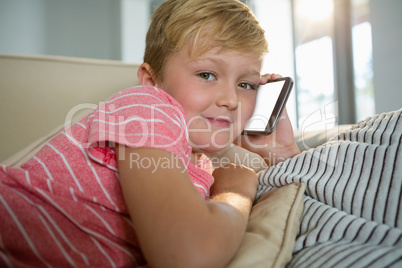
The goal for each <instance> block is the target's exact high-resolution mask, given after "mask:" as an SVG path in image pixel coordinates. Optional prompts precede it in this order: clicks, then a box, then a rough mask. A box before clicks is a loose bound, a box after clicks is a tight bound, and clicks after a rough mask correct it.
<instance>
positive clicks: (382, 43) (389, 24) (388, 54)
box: [370, 0, 402, 113]
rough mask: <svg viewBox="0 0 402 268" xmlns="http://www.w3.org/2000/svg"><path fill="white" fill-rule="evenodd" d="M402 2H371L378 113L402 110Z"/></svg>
mask: <svg viewBox="0 0 402 268" xmlns="http://www.w3.org/2000/svg"><path fill="white" fill-rule="evenodd" d="M401 11H402V1H400V0H370V20H371V27H372V36H373V69H374V91H375V92H374V93H375V102H376V103H375V107H376V113H381V112H386V111H391V110H396V109H399V108H401V107H402V86H401V84H402V82H401V77H402V71H401V64H402V50H401V48H402V30H401V25H402V16H401V14H400V13H401Z"/></svg>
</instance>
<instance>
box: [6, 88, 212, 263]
mask: <svg viewBox="0 0 402 268" xmlns="http://www.w3.org/2000/svg"><path fill="white" fill-rule="evenodd" d="M114 143H120V144H124V145H127V146H131V147H152V148H159V149H162V150H166V151H168V152H171V153H172V154H173V155H175V156H176V157H177V158H178V159H180V160H181V161H182V162H183V163H184V164H185V166H186V167H187V171H188V173H189V175H190V177H191V179H192V181H193V183H194V185H195V187H197V189H198V191H199V192H200V194H201V195H202V196H204V197H205V198H208V196H209V188H210V186H211V185H212V183H213V177H212V175H211V174H210V173H209V172H206V171H205V170H207V169H210V163H209V162H208V160H207V159H206V160H205V161H203V162H202V164H200V165H197V166H196V165H195V164H193V163H192V162H191V161H189V159H190V154H191V147H190V145H189V141H188V132H187V126H186V119H185V116H184V112H183V110H182V107H181V105H180V104H179V103H178V102H177V101H176V100H175V99H173V98H172V97H171V96H169V95H168V94H167V93H165V92H164V91H162V90H160V89H157V88H154V87H146V86H138V87H133V88H129V89H126V90H124V91H122V92H120V93H118V94H117V95H115V96H114V97H112V98H111V99H110V100H108V101H107V102H105V103H103V104H101V105H100V106H99V107H98V109H96V110H95V111H94V112H93V113H91V114H90V115H89V116H87V117H86V118H84V119H82V120H81V121H80V122H78V123H76V124H74V125H73V126H72V127H70V128H68V129H66V130H65V131H63V132H61V133H60V134H59V135H57V136H56V137H55V138H54V139H52V140H51V141H50V142H49V143H48V144H47V145H46V146H45V147H44V148H43V149H42V150H41V151H40V152H39V153H37V154H36V155H35V156H34V157H33V158H32V159H31V160H29V161H28V162H27V163H25V164H24V165H22V166H21V167H20V168H18V169H14V168H10V167H6V166H0V215H1V221H0V266H1V267H4V266H5V267H7V266H9V267H15V266H18V267H19V266H22V267H26V266H34V267H42V266H44V267H55V266H57V267H68V266H72V267H82V266H96V267H104V266H105V267H125V266H131V267H133V266H137V267H140V266H145V265H146V262H145V260H144V258H143V256H142V254H141V249H140V248H139V246H138V243H137V239H136V234H135V231H134V229H133V226H132V224H131V221H130V218H129V215H128V211H127V208H126V206H125V204H124V200H123V196H122V192H121V188H120V183H119V173H118V169H117V161H116V156H115V151H114V148H113V144H114ZM180 160H179V161H180ZM130 161H132V162H133V163H134V164H137V165H147V164H149V163H146V162H145V160H142V159H140V158H136V157H135V156H133V158H132V159H130Z"/></svg>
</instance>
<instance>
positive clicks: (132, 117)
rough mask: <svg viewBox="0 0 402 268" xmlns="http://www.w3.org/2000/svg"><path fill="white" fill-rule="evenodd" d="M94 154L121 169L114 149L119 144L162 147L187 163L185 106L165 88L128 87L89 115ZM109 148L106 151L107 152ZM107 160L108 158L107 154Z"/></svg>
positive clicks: (89, 138)
mask: <svg viewBox="0 0 402 268" xmlns="http://www.w3.org/2000/svg"><path fill="white" fill-rule="evenodd" d="M88 122H89V123H88V124H89V137H88V144H89V147H88V148H87V150H88V153H89V155H90V157H91V158H92V159H93V160H95V161H97V162H100V163H102V164H104V165H107V166H109V167H110V168H112V169H116V170H117V163H116V159H115V157H111V156H110V154H113V153H114V150H113V149H112V148H110V144H115V143H119V144H121V145H126V146H128V147H134V148H144V147H146V148H158V149H162V150H165V151H168V152H171V153H172V154H174V155H176V156H177V157H178V158H179V159H181V160H182V161H183V162H184V163H186V162H187V159H188V158H189V157H190V154H191V147H190V145H189V142H188V131H187V126H186V119H185V115H184V112H183V109H182V107H181V105H180V104H179V103H178V102H177V101H176V100H175V99H173V98H172V97H171V96H170V95H168V94H167V93H166V92H164V91H163V90H161V89H158V88H155V87H148V86H137V87H132V88H128V89H126V90H123V91H122V92H120V93H118V94H117V95H115V96H113V97H112V98H111V99H110V100H108V101H106V102H105V103H103V104H101V105H100V106H99V107H98V109H97V110H95V111H94V112H93V113H92V114H91V115H90V116H89V117H88ZM105 150H106V151H105ZM107 155H109V156H108V157H107V159H104V158H105V156H107Z"/></svg>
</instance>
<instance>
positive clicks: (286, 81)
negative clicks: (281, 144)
mask: <svg viewBox="0 0 402 268" xmlns="http://www.w3.org/2000/svg"><path fill="white" fill-rule="evenodd" d="M292 85H293V81H292V79H291V78H288V77H285V78H280V79H277V80H274V81H270V82H268V83H267V84H265V85H260V86H259V87H258V91H257V98H256V104H255V108H254V112H253V115H252V116H251V118H250V119H249V121H248V123H247V124H246V127H245V129H244V133H246V134H265V135H267V134H270V133H272V131H273V130H274V129H275V126H276V124H277V122H278V119H279V117H280V116H281V114H282V111H283V109H284V107H285V104H286V101H287V99H288V96H289V94H290V90H291V88H292Z"/></svg>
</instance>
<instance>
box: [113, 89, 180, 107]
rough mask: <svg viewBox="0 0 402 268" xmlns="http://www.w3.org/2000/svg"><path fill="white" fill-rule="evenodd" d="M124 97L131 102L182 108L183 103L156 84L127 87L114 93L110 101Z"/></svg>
mask: <svg viewBox="0 0 402 268" xmlns="http://www.w3.org/2000/svg"><path fill="white" fill-rule="evenodd" d="M123 99H125V100H126V101H130V102H131V103H147V104H153V105H158V104H171V105H173V106H175V107H178V108H179V109H180V110H182V108H181V104H180V103H179V102H178V101H177V100H176V99H174V98H173V97H172V96H170V95H169V94H168V93H166V92H165V91H164V90H162V89H160V88H157V87H154V86H145V85H138V86H133V87H129V88H126V89H124V90H122V91H120V92H119V93H117V94H116V95H114V96H113V97H112V98H111V99H110V100H109V102H112V101H117V100H123Z"/></svg>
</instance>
